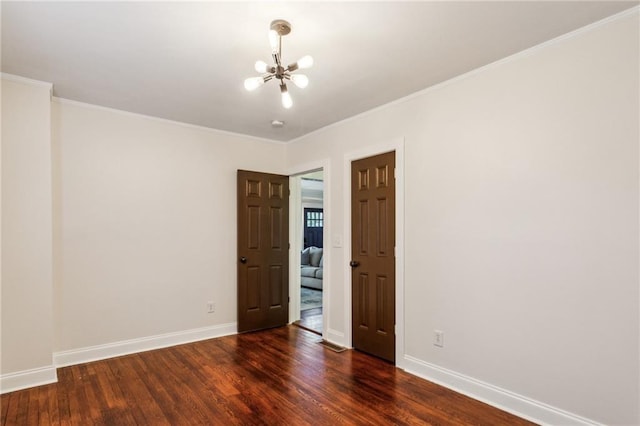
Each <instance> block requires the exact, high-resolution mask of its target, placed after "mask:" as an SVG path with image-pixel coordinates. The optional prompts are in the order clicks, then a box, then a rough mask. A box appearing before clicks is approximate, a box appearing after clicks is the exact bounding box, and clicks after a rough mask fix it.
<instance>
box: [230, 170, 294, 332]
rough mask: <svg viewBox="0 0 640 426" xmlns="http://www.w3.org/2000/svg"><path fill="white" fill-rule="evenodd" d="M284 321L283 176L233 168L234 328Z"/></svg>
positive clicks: (241, 329)
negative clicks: (235, 223) (235, 222)
mask: <svg viewBox="0 0 640 426" xmlns="http://www.w3.org/2000/svg"><path fill="white" fill-rule="evenodd" d="M288 321H289V177H287V176H280V175H273V174H267V173H259V172H250V171H245V170H238V332H240V333H242V332H245V331H255V330H262V329H266V328H272V327H279V326H282V325H285V324H287V322H288Z"/></svg>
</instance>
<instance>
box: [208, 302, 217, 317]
mask: <svg viewBox="0 0 640 426" xmlns="http://www.w3.org/2000/svg"><path fill="white" fill-rule="evenodd" d="M215 311H216V304H215V303H213V302H207V312H208V313H210V314H211V313H213V312H215Z"/></svg>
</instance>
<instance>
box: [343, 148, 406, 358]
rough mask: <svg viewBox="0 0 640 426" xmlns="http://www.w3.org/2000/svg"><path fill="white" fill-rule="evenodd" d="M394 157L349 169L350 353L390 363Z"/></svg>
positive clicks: (361, 162) (392, 351)
mask: <svg viewBox="0 0 640 426" xmlns="http://www.w3.org/2000/svg"><path fill="white" fill-rule="evenodd" d="M395 162H396V160H395V152H390V153H386V154H382V155H376V156H374V157H369V158H365V159H362V160H358V161H354V162H352V163H351V247H352V257H351V259H352V260H351V268H352V273H351V288H352V313H353V320H352V335H353V347H354V348H356V349H358V350H361V351H363V352H367V353H369V354H372V355H375V356H378V357H380V358H383V359H386V360H388V361H391V362H395V346H396V338H395V318H396V314H395V305H396V298H395V294H396V285H395V240H396V238H395V222H396V220H395V210H396V209H395V198H396V197H395V177H394V169H395Z"/></svg>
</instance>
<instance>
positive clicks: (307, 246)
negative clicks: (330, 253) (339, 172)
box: [294, 170, 325, 335]
mask: <svg viewBox="0 0 640 426" xmlns="http://www.w3.org/2000/svg"><path fill="white" fill-rule="evenodd" d="M296 210H297V211H298V212H299V214H301V216H302V217H301V218H300V219H301V220H300V222H299V223H300V225H301V226H300V227H299V229H297V230H296V231H297V232H296V233H297V235H299V238H300V241H299V243H300V247H301V248H302V249H301V252H300V267H299V274H300V288H299V290H300V293H299V294H300V300H299V302H300V303H299V307H300V310H299V320H297V321H295V322H294V324H295V325H298V326H300V327H302V328H305V329H307V330H309V331H313V332H315V333H317V334H319V335H322V326H323V305H322V301H323V290H324V285H323V284H324V238H323V235H324V232H323V231H324V223H325V221H324V174H323V171H322V170H320V171H315V172H311V173H305V174H303V175H301V176H300V208H299V210H298V209H296Z"/></svg>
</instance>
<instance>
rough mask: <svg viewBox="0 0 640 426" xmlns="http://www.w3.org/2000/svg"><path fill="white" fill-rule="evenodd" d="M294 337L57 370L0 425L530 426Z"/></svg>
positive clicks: (270, 334) (226, 341)
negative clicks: (54, 376)
mask: <svg viewBox="0 0 640 426" xmlns="http://www.w3.org/2000/svg"><path fill="white" fill-rule="evenodd" d="M318 340H320V339H319V337H318V336H317V335H316V334H313V333H311V332H308V331H306V330H303V329H300V328H298V327H293V326H289V327H282V328H278V329H273V330H268V331H263V332H258V333H249V334H242V335H234V336H227V337H222V338H218V339H211V340H206V341H202V342H197V343H191V344H186V345H181V346H175V347H171V348H167V349H160V350H155V351H149V352H143V353H139V354H134V355H128V356H123V357H118V358H112V359H109V360H104V361H96V362H92V363H88V364H81V365H76V366H71V367H65V368H60V369H58V379H59V382H58V383H56V384H52V385H46V386H40V387H37V388H32V389H27V390H23V391H17V392H12V393H8V394H5V395H2V397H1V398H0V400H1V406H2V412H1V413H2V425H49V424H52V425H94V424H95V425H196V424H203V425H218V424H220V425H222V424H234V425H336V424H350V425H387V424H400V425H424V424H434V425H492V426H495V425H530V424H532V423H529V422H527V421H525V420H522V419H519V418H517V417H514V416H512V415H510V414H507V413H505V412H503V411H500V410H498V409H495V408H493V407H490V406H488V405H486V404H483V403H481V402H478V401H475V400H472V399H470V398H467V397H465V396H463V395H460V394H458V393H455V392H453V391H450V390H448V389H446V388H443V387H441V386H437V385H435V384H433V383H430V382H428V381H425V380H422V379H419V378H417V377H415V376H412V375H410V374H407V373H405V372H403V371H402V370H399V369H397V368H395V367H394V366H393V365H390V364H388V363H386V362H384V361H381V360H379V359H377V358H374V357H371V356H368V355H365V354H363V353H360V352H357V351H346V352H342V353H335V352H333V351H331V350H329V349H327V348H325V347H323V346H322V345H320V344H318V343H317V342H318Z"/></svg>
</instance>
